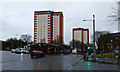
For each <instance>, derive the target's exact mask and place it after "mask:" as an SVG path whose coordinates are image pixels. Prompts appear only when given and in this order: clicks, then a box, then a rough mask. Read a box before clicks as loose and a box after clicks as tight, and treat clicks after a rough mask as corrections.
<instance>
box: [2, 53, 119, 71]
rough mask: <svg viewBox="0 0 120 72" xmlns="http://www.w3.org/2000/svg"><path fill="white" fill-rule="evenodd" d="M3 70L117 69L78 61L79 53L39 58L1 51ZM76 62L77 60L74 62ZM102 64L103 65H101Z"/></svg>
mask: <svg viewBox="0 0 120 72" xmlns="http://www.w3.org/2000/svg"><path fill="white" fill-rule="evenodd" d="M2 56H3V57H2V69H3V70H94V68H96V69H98V70H100V69H101V68H103V69H104V68H105V69H108V70H109V69H110V68H109V67H111V69H112V70H114V69H117V67H116V66H115V65H105V64H98V63H91V62H87V61H86V62H84V61H79V59H80V57H81V56H80V55H72V54H69V55H62V54H61V55H45V57H41V58H32V59H31V57H30V55H29V54H15V53H11V52H10V51H3V52H2ZM76 62H79V63H78V64H76ZM101 66H104V67H101Z"/></svg>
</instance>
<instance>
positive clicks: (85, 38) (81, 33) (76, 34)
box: [73, 28, 89, 44]
mask: <svg viewBox="0 0 120 72" xmlns="http://www.w3.org/2000/svg"><path fill="white" fill-rule="evenodd" d="M73 41H80V42H82V43H84V44H89V29H83V28H74V29H73Z"/></svg>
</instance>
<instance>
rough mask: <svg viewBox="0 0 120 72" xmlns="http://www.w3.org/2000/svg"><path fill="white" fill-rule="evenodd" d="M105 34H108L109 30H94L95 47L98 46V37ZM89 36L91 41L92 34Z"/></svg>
mask: <svg viewBox="0 0 120 72" xmlns="http://www.w3.org/2000/svg"><path fill="white" fill-rule="evenodd" d="M105 34H110V31H96V32H95V43H96V46H97V47H98V38H100V36H101V35H105ZM91 38H92V42H93V36H91Z"/></svg>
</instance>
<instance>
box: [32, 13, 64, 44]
mask: <svg viewBox="0 0 120 72" xmlns="http://www.w3.org/2000/svg"><path fill="white" fill-rule="evenodd" d="M57 38H59V42H60V44H62V43H63V13H62V12H54V11H35V12H34V43H52V42H53V41H54V40H55V39H57Z"/></svg>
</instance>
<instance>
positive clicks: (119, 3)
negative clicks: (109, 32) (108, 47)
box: [118, 1, 120, 32]
mask: <svg viewBox="0 0 120 72" xmlns="http://www.w3.org/2000/svg"><path fill="white" fill-rule="evenodd" d="M118 32H120V1H119V2H118Z"/></svg>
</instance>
